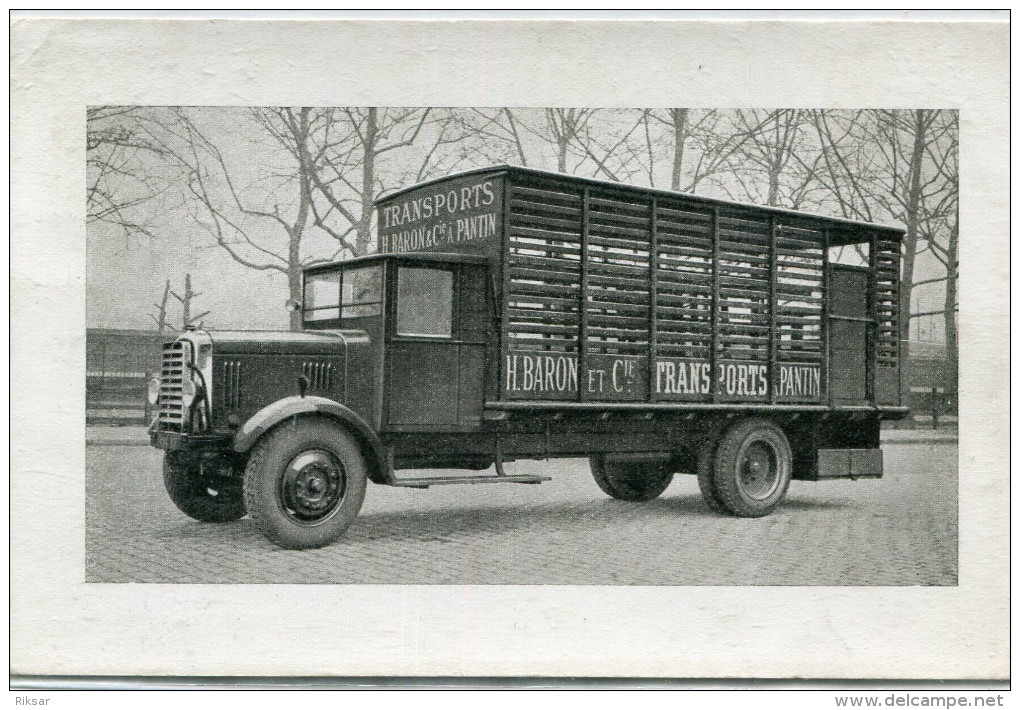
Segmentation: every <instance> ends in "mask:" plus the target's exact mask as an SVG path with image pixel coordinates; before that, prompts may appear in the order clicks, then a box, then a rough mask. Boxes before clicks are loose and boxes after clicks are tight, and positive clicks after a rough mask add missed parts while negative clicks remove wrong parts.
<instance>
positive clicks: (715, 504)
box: [697, 438, 726, 513]
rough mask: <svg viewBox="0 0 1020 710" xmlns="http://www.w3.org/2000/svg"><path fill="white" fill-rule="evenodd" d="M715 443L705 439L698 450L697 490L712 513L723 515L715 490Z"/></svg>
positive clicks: (723, 510) (724, 508)
mask: <svg viewBox="0 0 1020 710" xmlns="http://www.w3.org/2000/svg"><path fill="white" fill-rule="evenodd" d="M716 442H717V440H716V439H714V438H710V439H706V440H705V441H704V442H702V444H701V447H700V448H699V449H698V466H697V468H698V470H697V473H698V489H699V490H700V491H701V499H702V500H703V501H705V505H707V506H708V509H709V510H711V511H712V512H713V513H725V512H726V507H725V506H724V505H723V504H722V501H721V500H719V494H718V493H717V492H716V490H715V481H714V480H713V476H714V473H715V451H716Z"/></svg>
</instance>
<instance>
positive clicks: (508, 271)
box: [151, 166, 907, 547]
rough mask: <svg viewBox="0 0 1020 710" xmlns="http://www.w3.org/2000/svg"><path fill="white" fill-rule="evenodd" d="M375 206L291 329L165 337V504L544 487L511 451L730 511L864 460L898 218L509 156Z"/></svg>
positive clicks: (321, 508)
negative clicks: (778, 204)
mask: <svg viewBox="0 0 1020 710" xmlns="http://www.w3.org/2000/svg"><path fill="white" fill-rule="evenodd" d="M377 211H378V215H377V216H378V234H379V253H378V254H375V255H372V256H368V257H362V258H359V259H354V260H351V261H347V262H343V263H336V264H326V265H321V266H316V267H312V268H308V269H307V270H306V271H305V275H304V301H303V304H301V306H300V308H301V311H302V320H303V324H304V329H303V331H302V332H300V333H286V334H284V333H279V334H255V333H230V332H220V333H218V332H212V333H205V332H201V331H195V332H189V333H185V334H184V335H182V337H181V338H178V339H177V340H176V341H174V342H173V343H169V344H168V345H167V346H166V350H165V353H164V373H163V380H162V382H161V383H160V385H159V387H158V388H155V387H154V389H155V390H156V392H155V394H156V396H158V400H159V401H158V411H159V415H158V416H157V419H156V420H155V422H154V424H153V427H152V430H151V433H152V440H153V444H154V445H156V446H159V447H161V448H163V449H166V451H167V455H166V463H165V465H164V480H165V482H166V484H167V489H168V491H169V492H170V495H171V498H173V499H174V501H175V502H176V503H177V504H178V506H179V507H181V509H182V510H184V511H185V512H186V513H188V514H189V515H192V516H193V517H198V518H199V519H234V518H236V517H240V516H241V515H244V514H245V512H248V513H250V514H251V516H252V518H253V520H254V521H255V522H256V524H257V525H258V526H259V527H260V529H262V530H263V532H265V533H266V535H267V536H268V537H270V539H272V540H274V541H275V542H277V543H278V544H280V545H283V546H285V547H310V546H318V545H322V544H327V543H329V542H331V541H332V540H334V539H336V537H337V536H339V535H340V534H341V533H342V532H343V530H344V529H346V527H347V526H348V525H350V523H351V521H352V520H353V519H354V516H355V515H356V514H357V511H358V509H359V508H360V505H361V500H362V498H363V496H364V490H365V479H366V478H367V479H369V480H372V481H373V482H375V483H379V484H386V485H395V486H412V487H427V486H433V485H439V484H446V483H477V482H508V483H509V482H516V483H537V482H540V481H542V480H546V479H544V478H543V477H541V476H536V475H523V474H507V473H506V472H505V471H504V470H503V466H502V464H503V462H505V461H512V460H516V459H525V458H530V459H545V458H553V457H586V458H588V459H589V460H590V462H591V466H592V472H593V475H594V478H595V481H596V483H598V485H599V486H600V487H601V488H602V489H603V490H604V491H605V492H606V493H608V494H609V495H612V496H614V497H616V498H621V499H625V500H634V501H641V500H650V499H652V498H654V497H656V496H658V495H659V494H661V493H662V492H663V490H665V488H666V486H667V485H668V484H669V483H670V481H671V479H672V478H673V474H674V473H676V472H684V473H693V474H697V477H698V483H699V486H700V488H701V491H702V495H703V497H704V498H705V500H706V502H707V504H708V505H709V506H711V507H712V508H713V509H716V510H719V511H723V512H727V513H730V514H735V515H741V516H759V515H764V514H767V513H769V512H771V511H772V510H773V509H774V508H775V507H776V506H777V505H778V504H779V503H780V501H781V499H782V498H783V496H784V495H785V493H786V490H787V486H788V484H789V481H790V479H791V478H794V479H803V480H820V479H825V478H833V477H852V478H858V477H860V478H866V477H878V476H881V475H882V472H883V464H882V453H881V449H880V448H879V431H880V421H881V420H882V419H894V418H900V417H902V416H905V415H906V413H907V410H906V408H905V407H903V406H901V399H900V391H901V388H900V372H901V365H900V360H899V327H900V324H899V320H898V316H899V314H898V309H899V293H898V279H899V255H900V239H901V236H902V230H900V229H896V228H890V227H883V226H879V225H874V224H865V223H859V222H851V221H847V220H840V219H831V218H825V217H820V216H815V215H807V214H802V213H796V212H790V211H785V210H779V209H770V208H762V207H756V206H750V205H742V204H736V203H730V202H723V201H718V200H711V199H706V198H701V197H695V196H691V195H683V194H678V193H672V192H665V191H656V190H648V189H641V188H635V187H628V186H623V185H618V184H612V183H605V182H601V181H595V180H588V179H582V178H576V177H570V176H564V175H559V174H553V173H546V172H542V171H536V170H530V169H524V168H516V167H507V166H500V167H494V168H490V169H485V170H476V171H471V172H467V173H461V174H459V175H454V176H450V177H448V178H444V179H441V180H436V181H432V182H429V183H425V184H422V185H419V186H416V187H414V188H410V189H408V190H404V191H401V192H398V193H396V194H392V195H389V196H387V197H386V198H385V199H382V200H380V201H379V203H378V205H377ZM841 250H842V251H844V252H851V251H852V252H853V253H855V254H858V255H861V262H862V265H858V266H847V265H843V264H839V263H836V262H835V260H833V259H832V258H831V257H832V256H833V255H835V254H837V253H839V252H840V251H841ZM492 466H495V473H481V474H472V473H465V474H463V475H450V474H449V473H447V474H444V475H441V476H432V475H421V474H409V475H398V473H397V472H399V471H403V470H406V469H437V468H445V469H471V470H476V471H480V470H483V469H488V468H490V467H492Z"/></svg>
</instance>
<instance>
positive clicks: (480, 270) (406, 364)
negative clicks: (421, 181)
mask: <svg viewBox="0 0 1020 710" xmlns="http://www.w3.org/2000/svg"><path fill="white" fill-rule="evenodd" d="M493 300H494V294H493V291H492V281H491V279H490V278H489V266H488V262H487V259H485V257H482V256H476V255H470V254H446V253H434V254H415V255H378V256H370V257H365V258H361V259H355V260H352V261H349V262H345V263H342V264H338V265H327V266H323V267H315V268H311V269H309V270H307V271H306V272H305V278H304V303H303V305H302V307H301V314H302V323H303V327H304V328H305V329H306V330H308V331H327V332H328V331H344V330H361V331H364V332H365V333H366V334H367V336H368V338H369V340H370V341H371V342H372V343H373V350H374V352H373V354H372V360H373V368H372V372H371V373H363V374H361V375H360V376H362V377H365V376H369V375H371V376H372V377H371V379H372V380H373V382H374V384H375V385H376V388H375V389H376V391H374V392H372V393H371V394H369V393H368V392H367V391H366V392H365V394H366V395H369V396H370V400H369V401H365V402H360V403H354V402H351V403H349V406H352V407H353V408H355V410H356V411H360V412H362V413H363V414H364V415H365V417H366V419H367V420H368V421H369V422H370V423H371V424H372V425H373V428H374V429H376V431H378V432H379V433H380V434H387V433H392V432H470V431H475V430H477V429H478V428H479V427H480V426H481V422H482V395H483V387H484V382H485V369H486V362H487V361H492V360H493V358H494V357H495V350H494V348H495V342H496V341H495V333H494V331H493V329H492V317H493V315H492V314H493Z"/></svg>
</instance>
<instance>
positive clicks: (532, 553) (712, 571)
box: [85, 441, 958, 585]
mask: <svg viewBox="0 0 1020 710" xmlns="http://www.w3.org/2000/svg"><path fill="white" fill-rule="evenodd" d="M160 457H161V453H160V452H159V451H156V450H154V449H149V448H145V447H141V446H122V445H113V446H90V447H88V448H87V449H86V463H87V469H86V563H85V564H86V570H85V572H86V579H87V580H88V581H90V582H192V583H245V582H257V583H271V582H278V583H355V584H375V583H380V584H640V585H955V584H956V583H957V570H958V566H957V463H956V462H957V458H958V457H957V447H956V445H955V443H951V442H944V441H933V442H930V443H920V442H915V443H909V444H892V443H890V444H886V445H885V458H886V477H885V478H883V479H881V480H877V481H875V480H870V481H869V480H863V481H827V482H822V483H809V482H802V481H794V482H793V483H792V484H791V487H790V493H789V495H788V497H787V499H786V501H785V502H784V504H783V505H782V506H781V507H780V508H779V509H778V510H777V511H776V512H775V513H773V514H772V515H771V516H768V517H766V518H760V519H739V518H731V517H724V516H719V515H715V514H713V513H711V512H710V511H709V510H708V508H707V507H706V506H705V504H704V503H703V502H702V501H701V498H700V496H699V495H698V487H697V483H696V481H695V479H694V478H693V477H692V476H677V477H676V479H675V480H674V482H673V484H672V485H671V486H670V487H669V489H668V490H667V491H666V492H665V493H664V494H663V496H662V497H661V498H659V499H658V500H655V501H652V502H649V503H625V502H622V501H616V500H612V499H610V498H607V497H606V496H605V495H604V494H603V493H602V492H601V491H600V490H599V489H598V488H597V487H596V486H595V483H594V481H593V480H592V478H591V474H590V473H589V470H588V464H587V461H582V460H565V461H551V462H521V463H514V464H508V466H507V472H508V473H513V472H517V473H542V474H546V475H551V476H553V480H552V481H551V482H549V483H543V484H542V485H540V486H522V485H516V484H498V485H480V486H444V487H436V488H432V489H429V490H414V489H394V488H388V487H384V486H376V485H373V484H369V489H368V494H367V496H366V499H365V505H364V507H363V508H362V511H361V515H360V516H359V517H358V519H357V521H355V523H354V525H353V526H352V527H351V529H350V530H348V532H347V534H346V535H345V536H344V537H343V538H341V540H339V541H338V542H336V543H334V544H333V545H331V546H329V547H326V548H323V549H319V550H303V551H288V550H281V549H279V548H277V547H275V546H274V545H272V544H271V543H270V542H268V541H267V540H266V539H265V538H263V537H262V536H261V535H260V534H259V533H258V532H257V531H256V530H255V529H254V527H253V526H252V524H251V522H250V521H249V520H248V519H247V518H245V519H243V520H240V521H238V522H235V523H227V524H220V525H215V524H204V523H198V522H196V521H193V520H191V519H190V518H188V517H186V516H185V515H184V514H183V513H180V512H179V511H178V510H177V509H176V508H175V507H174V506H173V504H172V503H171V502H170V500H169V498H168V497H167V495H166V493H165V492H164V490H163V484H162V477H161V473H160Z"/></svg>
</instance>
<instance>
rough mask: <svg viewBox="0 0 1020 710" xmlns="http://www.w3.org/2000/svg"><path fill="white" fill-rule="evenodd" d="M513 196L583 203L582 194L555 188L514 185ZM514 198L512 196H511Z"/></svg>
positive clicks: (546, 200)
mask: <svg viewBox="0 0 1020 710" xmlns="http://www.w3.org/2000/svg"><path fill="white" fill-rule="evenodd" d="M511 195H512V197H525V198H527V197H530V198H532V199H534V200H539V201H545V202H564V203H568V204H570V203H575V204H581V197H580V195H578V194H576V193H572V192H559V191H554V190H543V189H540V188H535V187H523V186H521V185H514V186H513V187H512V188H511ZM511 199H512V198H511Z"/></svg>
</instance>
